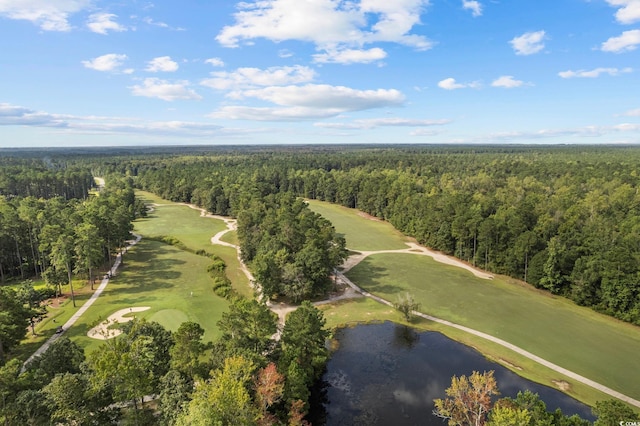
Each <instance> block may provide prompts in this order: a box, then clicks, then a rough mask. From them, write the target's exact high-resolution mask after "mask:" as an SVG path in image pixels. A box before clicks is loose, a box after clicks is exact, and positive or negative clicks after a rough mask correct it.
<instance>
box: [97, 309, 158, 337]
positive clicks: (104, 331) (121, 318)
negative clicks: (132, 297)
mask: <svg viewBox="0 0 640 426" xmlns="http://www.w3.org/2000/svg"><path fill="white" fill-rule="evenodd" d="M147 309H151V307H150V306H137V307H131V308H125V309H120V310H119V311H117V312H114V313H113V314H111V315H109V318H107V319H106V320H104V321H102V322H101V323H100V324H98V325H96V326H95V327H93V328H92V329H91V330H89V331H88V332H87V336H89V337H91V338H93V339H98V340H107V339H112V338H114V337H116V336H119V335H120V334H122V331H121V330H118V329H117V328H113V329H110V328H109V326H110V325H111V324H121V323H124V322H129V321H133V319H134V318H135V315H134V316H131V317H125V315H129V314H133V313H135V312H142V311H146V310H147Z"/></svg>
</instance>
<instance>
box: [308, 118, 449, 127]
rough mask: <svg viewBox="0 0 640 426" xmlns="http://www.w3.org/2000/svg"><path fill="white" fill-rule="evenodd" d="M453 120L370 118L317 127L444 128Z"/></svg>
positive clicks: (316, 124)
mask: <svg viewBox="0 0 640 426" xmlns="http://www.w3.org/2000/svg"><path fill="white" fill-rule="evenodd" d="M450 122H451V120H417V119H409V118H370V119H362V120H354V121H352V122H350V123H322V122H321V123H315V124H314V126H316V127H323V128H329V129H345V130H348V129H354V130H360V129H374V128H376V127H381V126H393V127H431V126H442V125H444V124H448V123H450Z"/></svg>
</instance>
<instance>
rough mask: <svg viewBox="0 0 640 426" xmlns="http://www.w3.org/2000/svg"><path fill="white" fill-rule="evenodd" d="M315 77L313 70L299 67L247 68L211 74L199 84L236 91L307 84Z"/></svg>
mask: <svg viewBox="0 0 640 426" xmlns="http://www.w3.org/2000/svg"><path fill="white" fill-rule="evenodd" d="M315 75H316V73H315V71H314V70H312V69H311V68H309V67H305V66H301V65H295V66H292V67H271V68H267V69H260V68H249V67H247V68H238V69H237V70H235V71H233V72H227V71H217V72H212V73H211V78H207V79H204V80H202V82H201V83H200V84H202V85H203V86H207V87H210V88H212V89H216V90H238V89H250V88H256V87H261V86H284V85H288V84H300V83H308V82H310V81H312V80H313V79H314V77H315Z"/></svg>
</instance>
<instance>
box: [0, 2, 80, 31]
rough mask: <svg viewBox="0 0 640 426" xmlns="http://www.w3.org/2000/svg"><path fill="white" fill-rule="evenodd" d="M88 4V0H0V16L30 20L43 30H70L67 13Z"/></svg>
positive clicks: (78, 9)
mask: <svg viewBox="0 0 640 426" xmlns="http://www.w3.org/2000/svg"><path fill="white" fill-rule="evenodd" d="M90 5H91V1H90V0H0V16H4V17H6V18H9V19H19V20H26V21H30V22H32V23H33V24H35V25H38V26H39V27H40V28H41V29H42V30H44V31H70V30H71V25H70V24H69V21H68V20H67V19H68V18H69V15H71V14H73V13H76V12H79V11H81V10H83V9H85V8H87V7H89V6H90Z"/></svg>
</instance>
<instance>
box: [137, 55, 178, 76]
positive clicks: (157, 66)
mask: <svg viewBox="0 0 640 426" xmlns="http://www.w3.org/2000/svg"><path fill="white" fill-rule="evenodd" d="M145 70H146V71H149V72H161V71H163V72H174V71H177V70H178V63H177V62H174V61H172V60H171V57H169V56H160V57H157V58H153V59H152V60H150V61H149V62H148V63H147V68H145Z"/></svg>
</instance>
